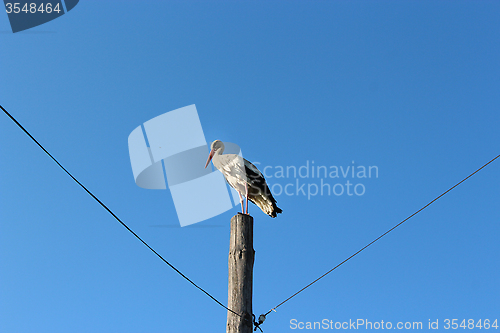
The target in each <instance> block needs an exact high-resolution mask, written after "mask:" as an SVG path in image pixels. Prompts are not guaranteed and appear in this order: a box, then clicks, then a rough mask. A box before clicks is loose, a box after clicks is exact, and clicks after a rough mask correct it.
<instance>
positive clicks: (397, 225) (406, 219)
mask: <svg viewBox="0 0 500 333" xmlns="http://www.w3.org/2000/svg"><path fill="white" fill-rule="evenodd" d="M499 157H500V155H497V156H496V157H494V158H493V159H491V160H490V161H489V162H488V163H486V164H484V165H483V166H482V167H480V168H479V169H477V170H476V171H474V172H473V173H471V174H470V175H468V176H467V177H465V178H464V179H462V180H461V181H460V182H458V183H456V184H455V185H454V186H453V187H450V188H449V189H448V190H447V191H445V192H443V193H442V194H441V195H439V196H438V197H436V198H435V199H434V200H432V201H431V202H429V203H428V204H427V205H425V206H424V207H422V208H420V209H419V210H417V211H416V212H415V213H413V214H411V215H410V216H408V217H407V218H405V219H404V220H403V221H401V222H399V223H398V224H396V225H395V226H394V227H392V228H391V229H389V230H387V231H386V232H384V233H383V234H382V235H380V236H378V237H377V238H375V239H374V240H373V241H371V242H370V243H368V244H367V245H365V246H364V247H363V248H361V249H360V250H359V251H358V252H356V253H354V254H353V255H351V256H350V257H349V258H347V259H345V260H344V261H342V262H341V263H340V264H338V265H337V266H335V267H333V268H332V269H330V270H329V271H328V272H326V273H325V274H323V275H321V276H320V277H319V278H317V279H316V280H314V281H313V282H311V283H309V284H308V285H307V286H305V287H304V288H302V289H300V290H299V291H297V292H296V293H295V294H293V295H292V296H290V297H288V298H287V299H285V300H284V301H283V302H281V303H279V304H278V305H276V306H275V307H274V308H272V309H271V310H269V311H268V312H266V313H265V314H264V318H265V316H267V315H268V314H269V313H271V311H274V310H276V309H277V308H278V307H279V306H281V305H283V304H285V303H286V302H288V301H289V300H291V299H292V298H293V297H295V296H296V295H297V294H299V293H301V292H302V291H304V290H306V289H307V288H309V287H310V286H312V285H313V284H314V283H316V282H318V281H319V280H321V279H322V278H324V277H325V276H327V275H328V274H330V273H331V272H333V271H334V270H335V269H337V268H338V267H340V266H341V265H343V264H345V263H346V262H347V261H349V260H351V259H352V258H354V257H355V256H356V255H358V254H359V253H361V252H362V251H363V250H364V249H366V248H367V247H369V246H370V245H372V244H373V243H375V242H376V241H378V240H379V239H380V238H382V237H384V236H385V235H387V234H388V233H390V232H391V231H393V230H394V229H396V228H397V227H399V226H400V225H401V224H403V223H405V222H406V221H408V220H409V219H411V218H412V217H413V216H415V215H417V214H418V213H420V212H421V211H423V210H424V209H426V208H427V207H429V206H430V205H431V204H432V203H433V202H435V201H436V200H438V199H439V198H441V197H442V196H444V195H445V194H446V193H448V192H450V191H451V190H453V189H454V188H455V187H457V186H458V185H460V184H462V183H463V182H464V181H466V180H467V179H469V178H470V177H472V176H473V175H474V174H476V173H477V172H479V171H480V170H481V169H483V168H484V167H485V166H487V165H488V164H490V163H491V162H493V161H494V160H496V159H497V158H499Z"/></svg>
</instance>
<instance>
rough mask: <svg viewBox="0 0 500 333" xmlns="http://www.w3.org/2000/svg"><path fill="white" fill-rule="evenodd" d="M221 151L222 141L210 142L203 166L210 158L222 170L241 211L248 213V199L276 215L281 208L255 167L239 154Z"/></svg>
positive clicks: (266, 211)
mask: <svg viewBox="0 0 500 333" xmlns="http://www.w3.org/2000/svg"><path fill="white" fill-rule="evenodd" d="M223 152H224V144H223V143H222V141H220V140H215V141H214V142H212V145H211V151H210V155H208V159H207V164H205V168H206V167H207V166H208V164H209V163H210V160H212V163H213V164H214V166H215V167H216V168H217V169H219V171H220V172H222V174H223V175H224V177H225V178H226V180H227V182H228V183H229V185H231V187H233V188H234V189H235V190H236V191H237V192H238V194H239V196H240V203H241V210H242V213H243V214H247V215H248V200H249V199H250V201H251V202H253V203H254V204H256V205H257V206H258V207H259V208H260V209H262V211H263V212H264V213H266V214H267V215H269V216H271V217H276V215H277V214H279V213H281V212H282V210H281V209H280V208H278V206H276V200H275V199H274V198H273V195H272V193H271V191H270V190H269V187H268V186H267V184H266V180H265V179H264V176H263V175H262V173H261V172H260V171H259V170H258V169H257V167H256V166H255V165H253V164H252V163H250V162H248V161H247V160H246V159H244V158H243V157H241V156H239V155H236V154H225V155H222V153H223ZM242 196H244V197H245V198H246V212H245V209H244V208H243V197H242Z"/></svg>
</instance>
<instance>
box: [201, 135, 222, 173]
mask: <svg viewBox="0 0 500 333" xmlns="http://www.w3.org/2000/svg"><path fill="white" fill-rule="evenodd" d="M210 149H211V150H210V155H208V159H207V163H206V164H205V168H206V167H207V166H208V163H210V161H211V160H212V158H213V157H214V155H215V153H218V154H222V152H223V151H224V144H223V143H222V141H220V140H215V141H214V142H212V144H211V145H210Z"/></svg>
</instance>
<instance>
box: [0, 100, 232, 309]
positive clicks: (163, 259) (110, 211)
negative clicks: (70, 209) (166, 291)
mask: <svg viewBox="0 0 500 333" xmlns="http://www.w3.org/2000/svg"><path fill="white" fill-rule="evenodd" d="M0 108H1V109H2V110H3V112H5V114H6V115H7V116H9V118H10V119H12V121H13V122H14V123H16V125H17V126H19V128H20V129H22V130H23V131H24V133H26V135H28V136H29V137H30V138H31V140H33V141H34V142H35V143H36V144H37V145H38V147H40V148H41V149H42V150H43V151H44V152H45V154H47V155H48V156H49V157H50V158H51V159H52V160H53V161H54V162H56V164H57V165H58V166H59V167H60V168H61V169H62V170H64V172H66V173H67V174H68V176H70V177H71V178H72V179H73V180H74V181H75V182H76V183H77V184H78V185H80V186H81V187H82V188H83V189H84V190H85V191H86V192H87V193H88V194H89V195H90V196H91V197H92V198H94V200H95V201H97V202H98V203H99V204H100V205H101V206H102V207H103V208H104V209H106V210H107V211H108V213H110V214H111V215H112V216H113V217H114V218H115V220H117V221H118V222H120V224H121V225H122V226H124V227H125V229H127V230H128V231H130V233H131V234H132V235H134V236H135V237H136V238H137V239H138V240H140V241H141V243H142V244H144V245H145V246H146V247H147V248H148V249H150V250H151V251H152V252H153V253H154V254H156V255H157V256H158V258H160V259H161V260H162V261H163V262H164V263H165V264H167V265H168V266H170V268H172V269H173V270H174V271H176V272H177V273H178V274H179V275H180V276H182V277H183V278H184V279H186V280H187V281H189V282H190V283H191V284H192V285H193V286H195V287H196V288H198V289H199V290H201V291H202V292H203V293H205V295H207V296H208V297H210V298H211V299H213V300H214V301H215V302H216V303H217V304H219V305H220V306H222V307H223V308H224V309H226V310H227V311H230V312H232V313H233V314H235V315H237V316H239V317H241V315H240V314H238V313H236V312H234V311H233V310H231V309H229V308H228V307H226V306H225V305H224V304H222V303H221V302H219V301H218V300H217V299H216V298H215V297H213V296H212V295H210V294H209V293H208V292H207V291H205V289H203V288H202V287H200V286H198V285H197V284H196V283H194V282H193V281H192V280H191V279H190V278H188V277H187V276H186V275H184V274H183V273H182V272H181V271H180V270H178V269H177V268H175V267H174V266H173V265H172V264H171V263H169V262H168V261H167V260H166V259H165V258H163V257H162V256H161V255H160V254H159V253H158V252H156V251H155V250H154V249H153V248H152V247H151V246H149V245H148V243H146V242H145V241H144V240H143V239H142V238H141V237H139V235H137V234H136V233H135V232H134V231H132V229H130V228H129V227H128V226H127V225H126V224H125V223H124V222H123V221H122V220H121V219H120V218H119V217H118V216H116V214H115V213H113V211H112V210H111V209H109V208H108V206H106V205H105V204H104V203H103V202H102V201H101V200H99V199H98V198H97V197H96V196H95V195H94V194H93V193H92V192H91V191H90V190H89V189H88V188H86V187H85V185H83V184H82V183H80V182H79V181H78V179H76V178H75V177H74V176H73V175H72V174H71V173H70V172H69V171H68V170H66V168H64V167H63V166H62V165H61V163H59V161H58V160H57V159H56V158H55V157H54V156H52V155H51V154H50V153H49V152H48V151H47V150H46V149H45V148H44V147H43V146H42V145H41V144H40V143H39V142H38V141H37V140H36V139H35V138H34V137H33V136H32V135H31V134H30V133H29V132H28V131H27V130H26V129H25V128H24V127H23V126H22V125H21V124H20V123H19V122H18V121H17V120H16V119H15V118H14V117H13V116H12V115H11V114H10V113H9V112H8V111H7V110H5V109H4V107H3V106H1V105H0Z"/></svg>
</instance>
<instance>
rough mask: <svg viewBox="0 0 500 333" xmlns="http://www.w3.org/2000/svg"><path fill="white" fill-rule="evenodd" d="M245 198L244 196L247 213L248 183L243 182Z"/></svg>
mask: <svg viewBox="0 0 500 333" xmlns="http://www.w3.org/2000/svg"><path fill="white" fill-rule="evenodd" d="M245 198H246V207H247V209H246V211H247V212H246V214H247V215H248V184H247V182H245Z"/></svg>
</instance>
